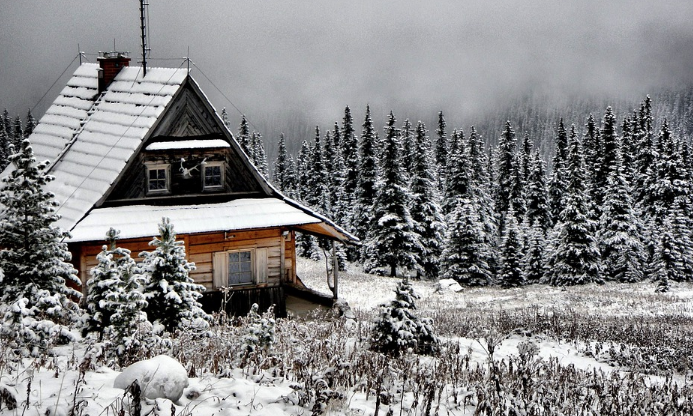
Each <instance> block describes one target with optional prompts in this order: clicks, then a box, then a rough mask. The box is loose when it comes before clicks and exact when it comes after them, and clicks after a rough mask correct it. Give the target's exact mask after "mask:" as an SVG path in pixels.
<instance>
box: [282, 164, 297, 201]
mask: <svg viewBox="0 0 693 416" xmlns="http://www.w3.org/2000/svg"><path fill="white" fill-rule="evenodd" d="M297 182H298V178H297V177H296V162H295V161H294V156H293V155H289V158H288V159H287V162H286V173H285V175H284V184H285V185H284V186H285V187H286V195H287V196H288V197H289V198H292V199H299V197H298V194H297V190H296V188H297Z"/></svg>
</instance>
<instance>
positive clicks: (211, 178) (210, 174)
mask: <svg viewBox="0 0 693 416" xmlns="http://www.w3.org/2000/svg"><path fill="white" fill-rule="evenodd" d="M202 186H203V188H204V189H205V190H215V189H222V188H223V187H224V163H223V162H206V163H205V164H204V175H202Z"/></svg>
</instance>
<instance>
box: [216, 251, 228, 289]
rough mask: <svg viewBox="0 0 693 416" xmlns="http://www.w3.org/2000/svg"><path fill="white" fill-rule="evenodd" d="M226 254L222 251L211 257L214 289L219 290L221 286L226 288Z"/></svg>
mask: <svg viewBox="0 0 693 416" xmlns="http://www.w3.org/2000/svg"><path fill="white" fill-rule="evenodd" d="M227 260H228V254H227V253H226V252H224V251H220V252H218V253H214V254H213V257H212V273H213V277H212V278H213V280H214V287H215V288H219V287H222V286H228V285H229V282H228V279H227V277H226V273H227V269H228V265H227Z"/></svg>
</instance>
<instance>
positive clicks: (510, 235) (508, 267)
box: [498, 205, 525, 288]
mask: <svg viewBox="0 0 693 416" xmlns="http://www.w3.org/2000/svg"><path fill="white" fill-rule="evenodd" d="M506 216H507V218H506V219H505V230H503V236H502V240H501V267H500V270H499V271H498V280H499V282H500V284H501V286H502V287H504V288H509V287H519V286H522V285H524V284H525V276H524V270H523V268H522V258H523V244H522V238H521V236H520V230H519V226H518V224H517V219H516V218H515V210H514V209H513V206H512V205H511V206H510V207H509V208H508V212H507V214H506Z"/></svg>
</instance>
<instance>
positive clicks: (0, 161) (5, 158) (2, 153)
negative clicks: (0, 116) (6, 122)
mask: <svg viewBox="0 0 693 416" xmlns="http://www.w3.org/2000/svg"><path fill="white" fill-rule="evenodd" d="M1 124H2V123H0V172H2V171H3V170H5V168H6V167H7V165H9V164H10V160H9V155H10V143H9V139H8V137H7V132H6V131H5V129H4V128H3V127H2V125H1Z"/></svg>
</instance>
